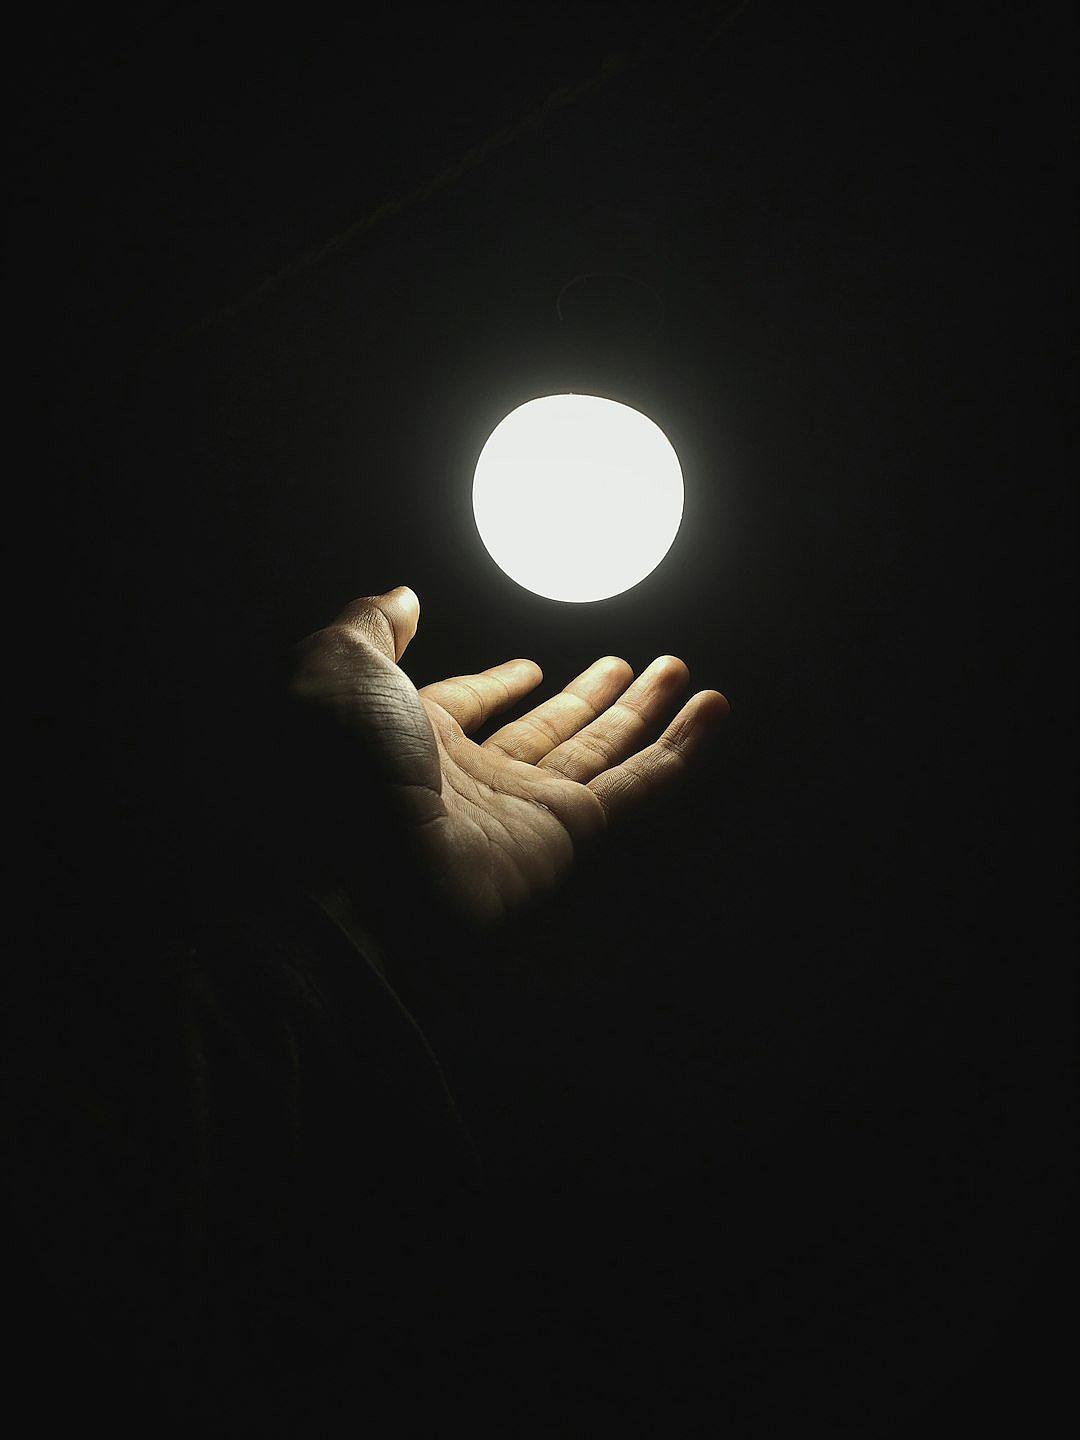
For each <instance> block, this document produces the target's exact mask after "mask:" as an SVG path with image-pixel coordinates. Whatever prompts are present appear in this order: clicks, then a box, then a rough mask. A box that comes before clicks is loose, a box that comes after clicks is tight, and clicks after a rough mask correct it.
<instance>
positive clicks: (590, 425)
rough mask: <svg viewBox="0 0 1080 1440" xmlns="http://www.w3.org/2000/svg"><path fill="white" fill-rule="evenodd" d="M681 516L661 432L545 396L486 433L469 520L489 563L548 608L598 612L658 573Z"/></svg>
mask: <svg viewBox="0 0 1080 1440" xmlns="http://www.w3.org/2000/svg"><path fill="white" fill-rule="evenodd" d="M682 512H683V477H682V470H681V468H680V466H679V457H678V456H677V455H676V454H675V451H674V449H673V448H672V445H671V441H670V440H669V439H668V438H667V436H666V435H665V434H664V432H663V431H662V430H661V429H660V427H659V426H658V425H655V424H654V423H653V422H652V421H651V420H650V419H649V418H648V417H647V416H645V415H642V414H641V413H640V412H639V411H637V410H632V409H631V408H630V406H629V405H621V404H619V403H618V402H617V401H615V400H605V399H602V398H601V397H600V396H598V395H544V396H542V397H541V398H540V399H538V400H530V401H528V403H527V404H525V405H519V406H518V408H517V409H516V410H511V412H510V414H509V415H507V417H506V419H505V420H502V421H500V423H499V424H498V425H497V426H496V427H495V429H494V430H493V431H492V432H491V435H490V436H489V437H488V441H487V444H486V445H485V446H484V448H483V450H482V451H481V452H480V459H479V460H478V461H477V462H476V474H475V476H474V478H473V514H474V515H475V516H476V528H477V529H478V530H479V532H480V538H481V539H482V540H483V542H484V544H485V545H486V546H487V549H488V552H489V553H490V555H491V558H492V559H493V560H494V561H495V563H496V564H497V565H498V566H499V567H500V568H501V569H503V570H505V572H506V573H507V575H509V576H510V578H511V579H512V580H516V581H517V583H518V584H519V585H523V586H524V587H525V588H526V589H527V590H532V591H533V592H534V594H536V595H544V596H546V597H547V598H548V599H549V600H577V601H583V600H606V599H607V598H608V597H609V596H611V595H621V594H622V592H623V591H624V590H629V588H630V587H631V585H636V584H637V583H638V581H639V580H644V578H645V576H646V575H648V574H649V573H650V572H651V571H653V570H655V569H656V567H657V565H659V563H660V561H661V560H662V559H663V558H664V556H665V555H666V554H667V552H668V550H669V549H670V548H671V543H672V541H673V540H674V539H675V536H676V535H677V534H678V530H679V524H680V522H681V520H682Z"/></svg>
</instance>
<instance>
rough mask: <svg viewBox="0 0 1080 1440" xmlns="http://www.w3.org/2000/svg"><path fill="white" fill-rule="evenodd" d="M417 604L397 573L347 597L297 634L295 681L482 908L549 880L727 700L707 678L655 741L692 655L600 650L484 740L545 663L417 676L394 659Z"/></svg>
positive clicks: (481, 912)
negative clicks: (634, 655) (637, 672)
mask: <svg viewBox="0 0 1080 1440" xmlns="http://www.w3.org/2000/svg"><path fill="white" fill-rule="evenodd" d="M419 614H420V605H419V601H418V600H417V598H416V596H415V594H414V593H413V592H412V591H411V590H410V589H408V588H407V587H405V586H400V587H398V589H396V590H391V591H389V592H387V593H386V594H385V595H375V596H369V597H366V598H364V599H362V600H357V601H355V602H354V603H353V604H352V605H350V606H348V607H347V608H346V609H345V610H344V611H343V612H342V614H341V615H340V616H338V618H337V619H336V620H335V621H334V622H333V624H331V625H329V626H328V627H327V628H326V629H324V630H320V631H318V632H317V633H316V634H315V635H313V636H311V637H310V638H309V639H308V640H307V641H305V642H304V644H303V645H302V647H301V648H300V653H299V663H298V665H297V668H296V672H295V676H294V680H293V685H292V690H293V694H294V696H295V697H296V698H298V699H300V700H302V701H304V702H308V703H312V704H315V705H318V706H322V707H326V708H328V709H329V710H330V711H332V712H333V713H334V714H335V715H336V717H337V719H338V720H339V721H340V723H341V724H342V725H343V726H344V727H345V728H346V730H347V731H348V732H350V734H352V735H354V736H355V738H356V740H357V742H358V743H360V744H362V745H363V746H364V747H365V748H366V750H367V752H368V754H369V755H370V756H371V757H372V758H373V760H374V762H375V765H376V769H377V773H378V775H379V778H380V779H381V781H382V782H384V783H385V784H386V785H388V786H390V787H392V788H393V793H394V796H395V799H396V803H397V805H398V807H399V810H400V813H401V815H402V817H403V818H404V820H405V822H406V824H407V826H408V827H409V829H410V831H411V833H412V835H413V837H414V839H415V841H416V843H417V846H418V848H419V851H420V853H421V854H422V855H423V857H424V860H425V862H426V863H427V865H428V866H429V868H430V870H431V873H432V878H433V879H434V880H435V882H436V883H437V885H438V886H439V888H440V889H441V890H442V891H443V892H444V894H445V895H447V896H448V897H449V898H450V899H451V900H452V901H453V903H454V904H455V905H456V906H457V907H458V908H461V909H463V910H465V911H466V912H467V913H469V914H471V915H473V916H474V917H477V918H482V919H494V918H498V917H499V916H501V915H504V914H506V913H508V912H509V911H511V910H513V909H514V908H516V907H517V906H519V905H521V904H523V903H525V902H526V901H528V900H530V899H531V898H533V897H534V896H536V895H539V894H541V893H543V892H544V891H546V890H549V889H551V888H552V887H553V886H554V885H556V884H557V883H558V881H559V879H560V877H561V876H563V875H564V874H565V872H566V871H567V869H568V868H569V866H570V865H571V863H572V861H573V858H574V854H575V850H577V849H579V848H580V847H581V846H582V845H583V844H585V843H587V842H588V841H589V840H590V839H591V838H592V837H593V836H595V835H596V834H597V833H598V832H600V831H601V830H603V829H604V828H605V826H606V824H607V823H608V822H610V821H613V820H617V819H619V818H620V817H621V816H622V815H623V814H624V813H625V812H626V811H627V810H628V809H630V808H632V807H633V806H635V805H637V804H639V803H640V802H641V801H642V800H644V799H646V798H648V797H649V796H650V795H653V794H655V793H656V792H658V791H659V790H661V789H662V788H664V787H665V786H666V785H667V784H669V783H670V782H671V781H673V780H676V779H678V778H679V777H680V776H681V775H682V773H683V772H684V771H685V769H686V767H687V765H688V764H689V763H690V762H691V761H692V760H693V758H694V756H695V755H696V754H697V752H698V751H699V749H700V747H701V745H702V744H703V742H704V741H706V740H707V739H708V737H709V736H710V734H711V733H712V732H713V730H714V728H715V726H716V724H717V722H718V721H719V720H721V719H722V718H723V716H724V715H726V714H727V710H728V704H727V701H726V700H725V699H724V697H723V696H722V695H720V694H719V693H718V692H717V691H715V690H703V691H700V692H699V693H698V694H696V695H695V696H694V697H693V698H692V699H691V700H690V701H689V702H688V703H687V704H685V705H684V706H683V707H682V709H681V710H679V712H678V714H677V715H676V716H675V718H674V719H673V720H672V721H671V723H670V724H668V726H667V728H666V729H665V730H664V731H663V733H662V734H661V735H660V736H659V738H658V739H656V740H654V741H653V740H651V737H652V736H653V735H655V733H656V731H657V730H659V729H660V727H661V725H662V724H663V721H664V720H665V718H667V716H669V715H670V713H671V711H672V710H673V709H674V707H675V703H676V702H677V700H678V698H679V696H680V695H681V693H682V692H683V691H684V690H685V688H686V686H687V683H688V680H689V673H688V671H687V668H686V666H685V665H684V664H683V662H682V661H681V660H677V659H675V657H674V656H670V655H668V656H661V657H660V658H659V659H657V660H655V661H654V662H653V663H652V664H651V665H650V666H649V667H648V669H647V670H645V671H644V672H643V674H642V675H641V676H640V677H639V678H638V679H637V680H635V679H634V676H633V671H632V670H631V669H630V666H629V665H628V664H627V663H626V662H625V661H624V660H620V659H617V658H615V657H613V656H607V657H605V658H603V659H601V660H597V661H596V662H595V664H593V665H591V666H590V667H589V668H588V669H587V670H586V671H585V672H584V673H583V674H582V675H579V676H578V677H577V679H575V680H573V681H571V682H570V684H569V685H567V686H566V688H565V689H564V690H562V691H561V692H560V693H559V694H558V695H555V696H552V698H551V699H549V700H546V701H545V702H544V703H543V704H541V705H538V706H537V707H536V708H535V709H534V710H532V711H530V712H529V713H528V714H527V715H524V716H522V717H521V718H520V719H517V720H513V721H511V722H510V723H509V724H507V725H504V726H503V727H502V729H500V730H498V731H496V732H495V733H494V734H492V735H490V736H489V737H488V739H486V740H485V741H484V742H483V743H482V744H477V743H476V742H474V741H473V740H471V739H470V738H469V736H470V734H471V733H474V732H475V731H476V730H478V729H479V728H480V727H481V726H482V725H484V724H485V723H486V722H487V721H488V720H489V719H491V718H492V717H493V716H495V715H497V714H499V713H500V712H501V711H503V710H505V709H507V708H509V707H510V706H512V705H514V704H516V703H517V702H518V701H520V700H522V699H523V698H524V697H525V696H526V695H528V694H529V692H530V691H532V690H533V689H534V688H535V687H536V686H537V685H538V684H539V683H540V681H541V679H542V678H543V676H542V673H541V671H540V667H539V666H538V665H536V664H535V663H534V662H533V661H531V660H508V661H506V662H505V663H503V664H501V665H496V666H493V667H492V668H491V669H489V670H485V671H482V672H481V673H480V674H476V675H461V676H456V677H454V678H452V679H448V680H440V681H438V682H437V683H435V684H433V685H426V686H424V687H423V688H422V689H421V690H417V689H416V687H415V686H414V685H413V683H412V681H411V680H409V678H408V677H407V676H406V675H405V673H404V671H403V670H401V669H400V668H399V665H398V661H400V659H401V657H402V655H403V653H404V651H405V648H406V646H407V645H408V643H409V641H410V640H411V639H412V637H413V635H414V634H415V633H416V626H417V622H418V620H419ZM650 741H651V743H650Z"/></svg>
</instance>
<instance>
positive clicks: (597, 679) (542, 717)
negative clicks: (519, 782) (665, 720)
mask: <svg viewBox="0 0 1080 1440" xmlns="http://www.w3.org/2000/svg"><path fill="white" fill-rule="evenodd" d="M633 678H634V672H633V670H631V668H630V666H629V665H628V664H627V663H626V661H625V660H620V659H619V658H618V657H617V656H615V655H605V656H604V657H603V659H601V660H597V661H595V662H594V663H593V664H592V665H590V666H589V668H588V669H587V670H585V671H583V672H582V673H581V674H580V675H578V676H577V677H576V679H574V680H571V681H570V683H569V685H567V686H565V688H564V689H562V690H561V691H560V692H559V694H558V695H553V696H552V697H551V699H550V700H545V701H544V703H543V704H542V705H537V707H536V709H535V710H530V711H529V713H528V714H527V715H522V716H521V718H520V719H519V720H511V722H510V724H509V725H504V726H503V727H502V729H501V730H496V732H495V734H494V735H491V736H489V737H488V739H487V740H485V741H484V746H485V748H486V749H489V750H498V751H500V752H501V753H502V754H503V755H508V756H509V757H510V758H511V759H512V760H523V761H525V763H526V764H529V765H535V764H536V762H537V761H538V760H542V759H543V757H544V756H545V755H547V754H548V753H549V752H550V751H551V750H553V749H554V748H555V747H556V746H557V745H561V744H562V743H563V741H565V740H568V739H569V738H570V736H571V735H573V734H575V733H576V732H577V731H578V730H581V729H582V728H583V727H584V726H586V725H588V724H590V723H591V722H592V721H593V720H595V719H596V718H597V716H598V715H600V714H601V713H602V712H603V711H604V710H605V709H607V707H608V706H609V705H610V704H611V703H612V701H613V700H615V699H617V697H618V696H619V695H621V694H622V692H623V691H624V690H625V689H626V687H627V685H629V683H630V681H631V680H633Z"/></svg>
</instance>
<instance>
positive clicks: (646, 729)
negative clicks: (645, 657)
mask: <svg viewBox="0 0 1080 1440" xmlns="http://www.w3.org/2000/svg"><path fill="white" fill-rule="evenodd" d="M689 683H690V672H689V670H687V668H686V666H685V665H684V664H683V662H682V661H681V660H679V659H677V658H676V657H675V656H674V655H661V656H660V657H659V658H658V659H656V660H654V661H653V662H652V664H651V665H650V666H649V667H648V669H647V670H644V671H643V672H642V673H641V675H639V676H638V678H637V679H636V680H635V681H634V683H633V684H632V685H631V686H630V687H629V689H628V690H626V691H624V692H623V693H622V694H621V695H620V696H619V697H618V699H616V700H615V701H614V702H613V703H612V704H610V705H609V706H608V707H607V709H606V710H604V711H602V713H601V714H599V715H598V716H597V717H596V719H595V720H593V721H591V722H590V723H589V724H588V725H586V726H584V728H583V729H580V730H579V731H578V732H577V733H576V734H575V735H572V736H571V737H570V738H569V739H567V740H564V741H563V743H562V744H560V745H558V746H556V747H555V748H554V749H553V750H552V751H551V752H550V753H549V754H548V755H546V756H545V757H544V758H543V759H542V760H541V761H540V765H541V768H542V769H545V770H553V771H554V772H555V773H556V774H557V775H562V776H564V777H565V778H566V779H567V780H576V781H577V782H578V783H579V784H582V785H584V784H586V783H587V782H588V781H590V780H592V779H593V778H594V777H595V776H597V775H599V774H601V773H602V772H603V771H604V770H610V769H611V767H612V766H613V765H617V764H618V763H619V762H620V761H621V760H625V759H626V758H627V756H629V755H632V754H633V753H634V751H635V750H640V748H641V747H642V745H644V744H645V743H646V742H647V741H649V740H651V739H652V737H653V736H654V735H655V734H656V732H657V730H658V729H659V728H660V726H661V724H662V723H663V722H664V720H666V719H667V717H668V716H669V715H670V714H671V712H672V710H673V709H674V708H675V702H676V700H677V699H678V697H679V695H680V694H681V693H682V692H683V691H684V690H685V689H686V687H687V685H688V684H689Z"/></svg>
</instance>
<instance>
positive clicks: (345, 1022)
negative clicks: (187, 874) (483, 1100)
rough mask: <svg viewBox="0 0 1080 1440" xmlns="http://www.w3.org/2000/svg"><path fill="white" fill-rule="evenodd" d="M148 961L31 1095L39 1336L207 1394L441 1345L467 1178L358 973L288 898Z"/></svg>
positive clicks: (349, 952) (437, 1095) (466, 1204)
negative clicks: (173, 1377) (266, 1376)
mask: <svg viewBox="0 0 1080 1440" xmlns="http://www.w3.org/2000/svg"><path fill="white" fill-rule="evenodd" d="M142 961H143V970H142V971H141V972H138V973H137V972H136V970H134V969H132V968H131V967H128V970H127V972H126V974H127V978H126V981H125V983H124V984H122V985H120V986H119V987H117V986H113V987H111V989H109V990H108V994H107V998H104V999H103V998H102V997H101V996H98V998H97V1001H96V1002H95V1004H94V1005H91V1006H90V1007H89V1010H90V1012H92V1013H87V1014H86V1015H84V1016H83V1017H82V1019H83V1028H84V1029H85V1028H88V1029H89V1030H90V1031H91V1032H92V1033H93V1034H94V1036H95V1040H94V1043H93V1044H92V1045H91V1046H90V1047H89V1049H88V1050H87V1051H86V1053H84V1054H83V1055H82V1056H81V1058H80V1059H79V1061H78V1062H77V1063H75V1062H74V1061H73V1060H72V1057H71V1056H68V1057H67V1058H66V1060H65V1059H64V1058H63V1057H54V1060H55V1061H56V1063H57V1065H58V1066H59V1069H61V1070H63V1071H64V1072H65V1075H64V1077H63V1079H60V1078H59V1077H58V1074H45V1075H40V1074H39V1076H38V1077H37V1084H36V1088H35V1086H34V1085H31V1087H30V1088H31V1103H30V1106H29V1111H30V1124H29V1129H30V1130H31V1131H32V1132H33V1133H32V1134H31V1135H30V1137H29V1143H28V1145H26V1146H24V1147H23V1153H22V1156H21V1158H22V1161H23V1170H22V1177H21V1182H20V1198H21V1199H22V1201H23V1210H24V1221H25V1224H26V1226H27V1235H28V1238H29V1240H30V1243H31V1245H32V1247H33V1248H35V1249H36V1251H37V1253H38V1254H39V1255H40V1256H41V1258H42V1260H43V1269H44V1270H46V1271H48V1272H50V1273H49V1277H48V1282H47V1283H48V1284H49V1285H50V1286H51V1287H53V1288H52V1290H51V1294H52V1296H53V1299H52V1300H51V1301H49V1302H48V1304H49V1305H53V1306H55V1310H56V1316H55V1317H54V1318H59V1317H60V1316H62V1317H63V1320H64V1324H63V1325H62V1326H57V1327H53V1328H52V1330H51V1333H55V1334H57V1335H59V1334H60V1333H61V1330H63V1331H64V1333H68V1332H70V1336H71V1338H70V1339H69V1341H68V1342H67V1343H68V1344H70V1345H72V1346H74V1347H82V1346H84V1345H89V1346H90V1347H91V1348H92V1347H93V1346H94V1344H95V1343H100V1346H101V1348H102V1350H103V1351H104V1352H105V1356H106V1358H105V1359H104V1360H103V1361H102V1362H101V1363H103V1364H105V1365H106V1366H107V1365H108V1364H109V1363H110V1362H109V1361H108V1358H107V1356H108V1355H109V1354H112V1355H114V1356H115V1355H116V1354H117V1353H120V1354H129V1355H133V1354H135V1353H138V1355H139V1356H140V1359H139V1361H138V1367H141V1368H143V1369H146V1370H147V1372H148V1373H149V1371H151V1370H153V1369H154V1368H155V1367H158V1368H160V1369H164V1370H166V1371H169V1372H170V1373H183V1374H188V1375H190V1374H205V1375H209V1374H210V1372H211V1371H214V1372H215V1383H217V1382H220V1381H221V1379H222V1378H223V1377H222V1374H221V1373H220V1372H226V1373H231V1374H233V1375H242V1374H244V1373H248V1372H250V1373H251V1374H253V1375H257V1374H259V1373H260V1372H265V1370H266V1367H270V1368H276V1367H282V1366H285V1367H289V1366H296V1365H299V1366H301V1367H302V1366H303V1365H304V1364H305V1363H307V1361H308V1360H309V1359H310V1358H311V1357H312V1356H316V1357H320V1358H321V1359H322V1360H323V1361H325V1362H326V1363H332V1357H333V1356H334V1355H335V1354H337V1355H342V1354H345V1353H346V1352H348V1353H352V1354H353V1355H356V1354H364V1355H366V1356H368V1357H369V1358H370V1357H372V1356H375V1355H379V1354H382V1355H383V1357H384V1359H387V1356H388V1354H389V1351H390V1350H394V1349H395V1348H396V1350H397V1351H401V1350H402V1349H403V1348H404V1349H408V1348H409V1347H410V1346H416V1345H426V1344H428V1343H429V1340H430V1336H431V1334H432V1333H433V1332H434V1333H437V1332H439V1331H440V1330H446V1329H447V1328H449V1329H453V1327H454V1324H455V1314H456V1310H457V1308H458V1306H459V1302H460V1301H461V1299H462V1297H463V1296H464V1295H465V1294H466V1293H467V1291H468V1284H469V1280H468V1269H469V1263H468V1255H469V1251H470V1245H471V1243H472V1236H473V1234H474V1231H475V1226H476V1224H477V1216H478V1211H477V1206H478V1205H479V1203H480V1194H481V1189H482V1187H481V1184H480V1175H479V1165H478V1162H477V1158H476V1155H475V1152H474V1150H473V1147H472V1145H471V1142H470V1139H469V1136H468V1133H467V1131H466V1129H465V1126H464V1124H463V1122H462V1119H461V1117H460V1115H459V1114H458V1112H457V1109H456V1107H455V1104H454V1101H453V1099H452V1097H451V1095H450V1093H449V1091H448V1089H447V1086H446V1084H445V1082H444V1079H443V1075H442V1072H441V1069H440V1067H439V1064H438V1062H437V1060H436V1058H435V1056H434V1055H433V1053H432V1051H431V1049H430V1047H429V1045H428V1043H427V1041H426V1040H425V1038H424V1036H423V1034H422V1033H421V1031H420V1029H419V1028H418V1026H417V1024H416V1022H415V1021H414V1019H413V1018H412V1016H411V1015H410V1014H409V1012H408V1011H407V1010H406V1009H405V1008H404V1006H403V1005H402V1003H401V1001H400V1000H399V999H398V997H397V995H396V994H395V993H394V991H393V990H392V989H391V988H390V986H389V985H388V984H387V982H386V980H385V979H384V978H383V975H382V974H381V972H380V968H379V966H378V963H377V961H376V960H375V958H374V957H372V956H370V955H366V954H364V953H363V951H362V949H359V948H358V947H357V945H356V943H355V942H354V941H351V940H350V939H348V938H346V936H345V935H344V934H343V933H342V932H341V931H340V930H339V929H338V928H337V926H336V925H335V924H334V923H333V922H332V921H331V920H330V919H328V918H327V916H326V915H324V914H323V913H322V912H321V911H320V910H319V909H318V907H316V906H315V904H314V903H313V902H311V901H310V900H308V899H307V898H306V897H303V896H294V897H291V898H289V899H282V898H275V899H274V901H273V902H272V903H267V904H265V905H263V906H260V907H256V908H253V909H249V911H248V912H247V913H246V914H245V915H244V916H242V917H240V918H234V919H232V920H230V921H228V922H227V923H226V922H222V923H220V924H218V925H216V926H214V927H212V928H211V929H210V930H208V931H207V933H205V934H204V935H203V936H202V937H201V938H200V939H199V940H198V942H197V943H196V944H194V945H192V946H187V947H177V948H175V949H173V950H172V951H171V952H170V953H169V954H168V955H166V956H164V957H161V956H155V955H153V954H152V953H151V954H144V955H143V957H142ZM78 1018H79V1017H75V1019H76V1028H79V1027H78V1024H77V1022H78ZM80 1033H81V1032H80ZM45 1328H46V1330H47V1331H48V1330H50V1328H51V1327H50V1322H49V1321H48V1320H46V1324H45ZM57 1343H58V1344H59V1343H61V1342H59V1341H58V1342H57ZM387 1363H389V1361H388V1360H387ZM131 1368H132V1367H131V1366H128V1367H127V1369H128V1371H129V1372H130V1369H131ZM204 1383H206V1382H205V1381H204Z"/></svg>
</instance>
